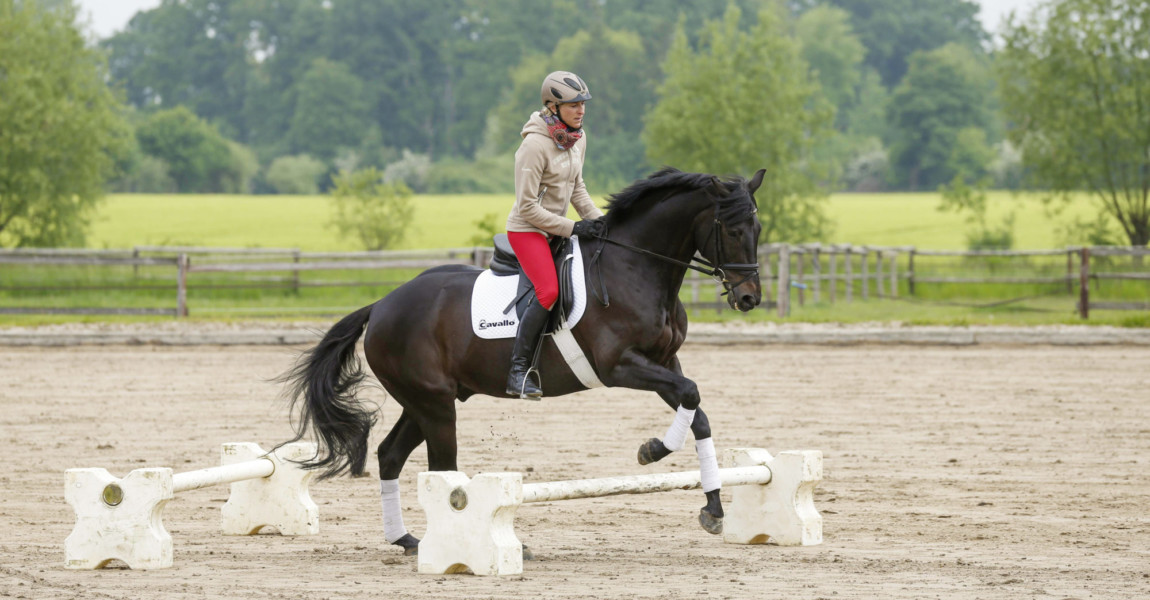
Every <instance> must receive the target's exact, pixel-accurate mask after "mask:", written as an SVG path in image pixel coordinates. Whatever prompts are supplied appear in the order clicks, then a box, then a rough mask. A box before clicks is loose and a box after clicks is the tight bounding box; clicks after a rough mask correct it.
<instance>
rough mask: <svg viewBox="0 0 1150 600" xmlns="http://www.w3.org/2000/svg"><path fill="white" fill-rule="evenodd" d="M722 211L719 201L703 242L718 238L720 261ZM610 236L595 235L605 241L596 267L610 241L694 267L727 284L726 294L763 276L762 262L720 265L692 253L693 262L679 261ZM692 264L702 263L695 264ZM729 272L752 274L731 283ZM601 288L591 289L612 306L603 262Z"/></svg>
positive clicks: (595, 259) (595, 260) (593, 261)
mask: <svg viewBox="0 0 1150 600" xmlns="http://www.w3.org/2000/svg"><path fill="white" fill-rule="evenodd" d="M718 211H719V206H718V203H716V204H715V219H714V226H713V227H711V232H710V233H709V234H707V239H706V240H705V241H704V242H703V244H702V247H704V248H706V247H707V243H708V242H709V241H710V240H711V238H712V237H714V238H715V258H716V259H718V260H722V258H723V236H721V235H719V233H720V230H721V229H722V227H723V223H722V221H720V220H719V217H718ZM758 212H759V211H758V209H757V208H756V209H754V210H752V211H751V215H752V216H753V215H755V214H756V213H758ZM608 235H609V232H607V231H606V230H604V233H603V235H601V236H595V237H597V238H599V240H600V241H601V243H600V244H599V249H598V250H596V251H595V254H594V255H593V256H592V257H591V266H592V267H594V266H596V265H597V264H598V262H599V257H600V255H601V254H602V253H603V248H605V247H606V245H607V244H612V245H614V246H618V247H620V248H626V249H627V250H631V251H632V252H638V253H640V254H645V255H647V256H650V257H652V258H657V259H659V260H661V261H663V262H668V263H671V264H674V265H678V266H680V267H684V268H687V269H691V270H693V271H698V272H700V273H702V274H704V275H707V276H708V277H711V278H713V279H714V280H715V281H716V282H718V283H721V284H722V285H723V293H722V295H723V296H726V295H727V294H730V293H731V292H732V291H734V289H735V288H737V287H739V286H740V285H742V284H743V283H745V282H746V281H747V280H748V279H750V278H752V277H758V276H759V265H758V263H727V262H724V263H719V264H717V265H715V264H712V263H711V261H709V260H707V259H705V258H702V257H700V256H692V257H691V260H690V261H688V262H684V261H681V260H678V259H675V258H671V257H670V256H665V255H662V254H659V253H657V252H652V251H650V250H647V249H646V248H639V247H638V246H632V245H630V244H624V243H623V242H619V241H616V240H612V239H609V238H608V237H607V236H608ZM692 263H699V264H698V265H695V264H692ZM700 265H702V266H700ZM728 271H747V272H748V274H747V276H746V277H743V278H742V279H740V280H738V281H736V282H735V283H731V282H730V280H729V279H728V277H727V272H728ZM598 287H599V289H596V287H595V286H591V291H592V292H594V294H595V298H596V299H597V300H598V301H599V303H600V304H602V305H603V306H611V296H610V294H608V293H607V286H606V285H605V284H604V283H603V268H602V266H601V265H600V266H599V286H598ZM600 289H601V290H602V292H603V293H602V295H600V293H599V291H600Z"/></svg>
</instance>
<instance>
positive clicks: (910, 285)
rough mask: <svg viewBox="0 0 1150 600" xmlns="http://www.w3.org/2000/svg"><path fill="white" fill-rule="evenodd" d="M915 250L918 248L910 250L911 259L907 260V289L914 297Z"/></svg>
mask: <svg viewBox="0 0 1150 600" xmlns="http://www.w3.org/2000/svg"><path fill="white" fill-rule="evenodd" d="M915 250H916V248H913V247H912V248H911V249H910V258H909V259H908V260H907V266H906V270H907V278H906V287H907V291H908V292H910V295H911V296H913V295H914V251H915Z"/></svg>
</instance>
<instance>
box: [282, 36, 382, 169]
mask: <svg viewBox="0 0 1150 600" xmlns="http://www.w3.org/2000/svg"><path fill="white" fill-rule="evenodd" d="M295 95H296V101H295V111H294V113H293V114H292V119H291V128H290V129H289V130H288V137H289V138H290V139H291V146H292V149H293V150H294V151H296V152H302V153H305V154H310V155H312V156H315V157H317V158H320V159H323V160H331V159H333V158H335V155H336V153H337V152H338V151H339V149H340V148H354V147H357V146H359V144H360V141H361V140H362V139H363V138H364V134H365V132H366V130H367V124H368V121H367V108H368V107H367V102H366V101H365V100H364V92H363V82H362V81H361V80H360V79H359V77H356V76H355V75H354V74H353V73H352V72H351V71H350V70H349V69H348V68H347V65H344V64H343V63H338V62H334V61H330V60H327V59H323V58H317V59H315V60H314V61H313V62H312V64H311V67H309V68H308V70H307V71H306V72H305V73H304V75H303V77H302V78H300V80H299V81H298V82H297V83H296V86H295Z"/></svg>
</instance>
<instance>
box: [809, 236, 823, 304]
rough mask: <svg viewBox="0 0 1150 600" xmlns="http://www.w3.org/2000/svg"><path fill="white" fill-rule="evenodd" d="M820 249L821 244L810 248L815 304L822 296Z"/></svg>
mask: <svg viewBox="0 0 1150 600" xmlns="http://www.w3.org/2000/svg"><path fill="white" fill-rule="evenodd" d="M821 249H822V246H815V247H814V248H812V249H811V270H812V271H813V272H814V282H815V304H818V303H819V300H821V296H822V281H821V280H822V274H823V265H822V253H821V252H820V250H821Z"/></svg>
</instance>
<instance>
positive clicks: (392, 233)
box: [331, 167, 413, 250]
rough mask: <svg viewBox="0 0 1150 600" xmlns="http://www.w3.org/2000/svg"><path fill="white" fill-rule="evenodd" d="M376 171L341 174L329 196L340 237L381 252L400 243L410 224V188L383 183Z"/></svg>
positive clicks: (367, 170) (396, 182) (411, 211)
mask: <svg viewBox="0 0 1150 600" xmlns="http://www.w3.org/2000/svg"><path fill="white" fill-rule="evenodd" d="M380 179H381V176H380V173H379V170H378V169H376V168H374V167H370V168H367V169H363V170H361V171H353V172H348V171H343V172H341V173H340V174H339V175H338V176H337V177H335V178H334V180H333V183H334V184H335V188H334V189H333V190H332V192H331V196H332V200H333V204H334V206H335V216H334V217H332V220H331V225H332V226H334V227H335V228H336V229H337V230H339V233H340V235H344V236H346V235H354V236H356V237H357V238H358V239H359V241H360V243H362V244H363V247H364V248H366V249H367V250H383V249H385V248H388V247H391V246H393V245H395V244H398V243H399V242H400V241H402V240H403V236H404V234H406V232H407V227H408V225H410V224H411V219H412V216H413V209H412V206H411V194H412V192H411V188H408V187H407V185H405V184H404V183H403V182H402V181H393V182H390V183H383V182H381V181H380Z"/></svg>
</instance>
